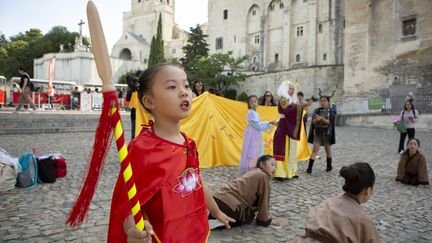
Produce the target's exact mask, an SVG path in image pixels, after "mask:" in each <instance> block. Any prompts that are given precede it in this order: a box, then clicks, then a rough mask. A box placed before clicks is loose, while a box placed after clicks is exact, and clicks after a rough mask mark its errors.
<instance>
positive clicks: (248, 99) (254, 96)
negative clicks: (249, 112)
mask: <svg viewBox="0 0 432 243" xmlns="http://www.w3.org/2000/svg"><path fill="white" fill-rule="evenodd" d="M252 98H255V99H257V100H258V97H257V96H256V95H251V96H249V97H248V98H247V106H248V109H250V108H251V107H250V104H249V101H250V100H251V99H252Z"/></svg>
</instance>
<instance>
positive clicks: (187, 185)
mask: <svg viewBox="0 0 432 243" xmlns="http://www.w3.org/2000/svg"><path fill="white" fill-rule="evenodd" d="M177 181H178V184H177V185H176V186H175V187H174V189H173V191H174V192H177V193H181V196H182V197H185V196H187V195H189V194H191V193H192V191H193V190H195V191H196V190H198V189H200V188H201V184H200V183H199V174H198V169H193V168H188V169H186V170H185V171H183V173H182V175H181V176H179V177H177Z"/></svg>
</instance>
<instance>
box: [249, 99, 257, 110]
mask: <svg viewBox="0 0 432 243" xmlns="http://www.w3.org/2000/svg"><path fill="white" fill-rule="evenodd" d="M249 107H250V109H252V110H256V108H257V107H258V99H257V98H255V97H252V98H250V100H249Z"/></svg>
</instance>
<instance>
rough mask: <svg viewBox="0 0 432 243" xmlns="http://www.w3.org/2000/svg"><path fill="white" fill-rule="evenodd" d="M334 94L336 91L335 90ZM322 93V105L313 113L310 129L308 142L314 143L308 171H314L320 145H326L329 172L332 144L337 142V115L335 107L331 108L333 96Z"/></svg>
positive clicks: (327, 169)
mask: <svg viewBox="0 0 432 243" xmlns="http://www.w3.org/2000/svg"><path fill="white" fill-rule="evenodd" d="M333 95H334V92H333ZM333 95H331V96H325V95H321V90H320V107H319V108H317V109H315V111H314V113H313V115H312V123H311V126H310V130H309V137H308V142H309V143H311V144H313V148H312V154H311V157H310V159H309V165H308V168H307V170H306V172H307V173H309V174H310V173H312V167H313V164H314V162H315V160H314V158H315V156H316V155H317V154H318V152H319V148H320V146H324V149H325V152H326V156H327V168H326V171H327V172H329V171H331V170H332V169H333V167H332V154H331V145H333V144H335V143H336V135H335V116H336V112H335V110H334V109H330V98H331V97H332V96H333Z"/></svg>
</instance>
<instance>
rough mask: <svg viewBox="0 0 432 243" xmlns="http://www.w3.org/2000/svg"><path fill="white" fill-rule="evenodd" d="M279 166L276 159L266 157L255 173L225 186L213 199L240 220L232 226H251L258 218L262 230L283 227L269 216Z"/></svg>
mask: <svg viewBox="0 0 432 243" xmlns="http://www.w3.org/2000/svg"><path fill="white" fill-rule="evenodd" d="M275 164H276V161H275V160H274V158H273V157H272V156H270V155H263V156H261V157H259V158H258V160H257V161H255V168H254V169H252V170H250V171H248V172H247V173H246V174H244V175H243V176H241V177H239V178H237V179H235V180H234V181H230V182H228V183H227V184H225V185H223V186H222V187H221V188H219V190H218V191H217V192H216V193H215V194H214V195H213V197H214V198H215V201H216V203H217V204H218V206H219V208H220V209H221V210H222V211H223V212H224V213H225V214H226V215H228V216H230V217H232V218H234V219H235V220H236V222H235V223H232V224H231V226H238V225H244V224H250V223H251V222H252V220H253V219H254V218H255V214H257V216H256V224H257V225H258V226H264V227H267V226H269V225H270V224H272V225H279V224H280V223H279V221H277V220H275V219H274V218H272V216H271V214H270V212H269V208H270V178H271V176H272V175H273V173H274V171H275ZM209 218H210V219H212V218H213V217H211V216H210V217H209Z"/></svg>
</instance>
